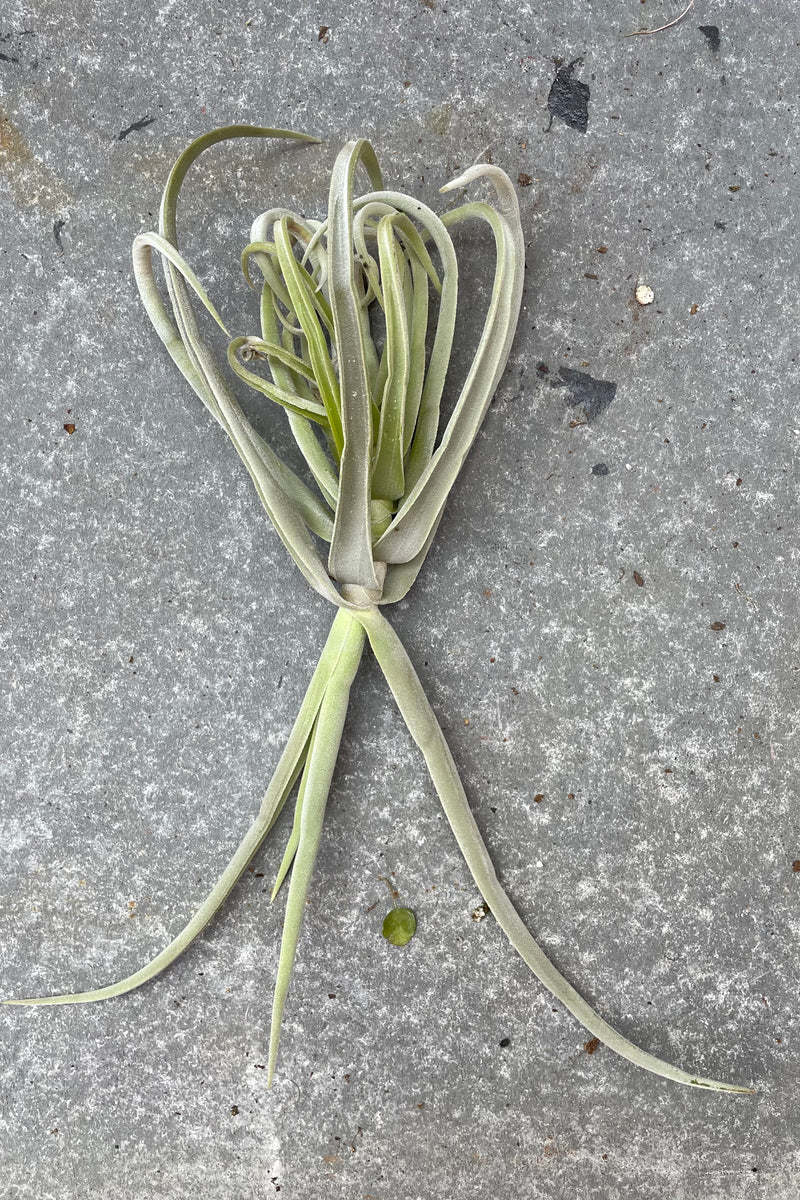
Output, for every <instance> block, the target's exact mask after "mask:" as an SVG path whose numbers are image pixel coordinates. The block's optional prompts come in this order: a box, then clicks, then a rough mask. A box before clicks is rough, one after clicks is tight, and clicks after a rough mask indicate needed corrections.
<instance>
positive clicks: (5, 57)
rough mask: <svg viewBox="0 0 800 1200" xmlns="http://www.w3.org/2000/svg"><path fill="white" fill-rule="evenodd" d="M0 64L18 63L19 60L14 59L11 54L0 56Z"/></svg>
mask: <svg viewBox="0 0 800 1200" xmlns="http://www.w3.org/2000/svg"><path fill="white" fill-rule="evenodd" d="M0 62H7V63H18V62H19V59H18V58H15V57H14V55H13V54H0Z"/></svg>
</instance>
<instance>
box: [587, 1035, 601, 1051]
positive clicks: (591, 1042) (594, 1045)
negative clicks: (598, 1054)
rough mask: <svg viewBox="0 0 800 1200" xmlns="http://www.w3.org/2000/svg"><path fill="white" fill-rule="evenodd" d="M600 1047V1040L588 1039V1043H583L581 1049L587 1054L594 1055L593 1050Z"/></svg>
mask: <svg viewBox="0 0 800 1200" xmlns="http://www.w3.org/2000/svg"><path fill="white" fill-rule="evenodd" d="M599 1046H600V1038H596V1037H593V1038H589V1040H588V1042H584V1043H583V1048H584V1050H585V1051H586V1053H587V1054H594V1052H595V1050H597V1049H598V1047H599Z"/></svg>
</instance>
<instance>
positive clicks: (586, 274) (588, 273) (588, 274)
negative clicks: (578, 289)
mask: <svg viewBox="0 0 800 1200" xmlns="http://www.w3.org/2000/svg"><path fill="white" fill-rule="evenodd" d="M583 278H584V279H597V278H598V276H597V275H594V274H593V273H592V272H591V271H584V273H583Z"/></svg>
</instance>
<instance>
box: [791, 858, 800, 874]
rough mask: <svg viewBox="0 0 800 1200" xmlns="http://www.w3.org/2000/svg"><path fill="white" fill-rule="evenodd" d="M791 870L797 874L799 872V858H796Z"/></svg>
mask: <svg viewBox="0 0 800 1200" xmlns="http://www.w3.org/2000/svg"><path fill="white" fill-rule="evenodd" d="M792 870H793V871H794V872H795V874H797V872H798V871H800V858H796V859H795V860H794V862H793V863H792Z"/></svg>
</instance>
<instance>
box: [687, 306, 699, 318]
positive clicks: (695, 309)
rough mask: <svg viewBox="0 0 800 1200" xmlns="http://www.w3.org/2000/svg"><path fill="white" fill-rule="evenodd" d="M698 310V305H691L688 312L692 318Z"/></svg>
mask: <svg viewBox="0 0 800 1200" xmlns="http://www.w3.org/2000/svg"><path fill="white" fill-rule="evenodd" d="M699 308H700V305H699V304H693V305H692V307H691V308H690V309H689V312H690V313H691V315H692V316H694V314H695V313H696V312H697V311H698V310H699Z"/></svg>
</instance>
